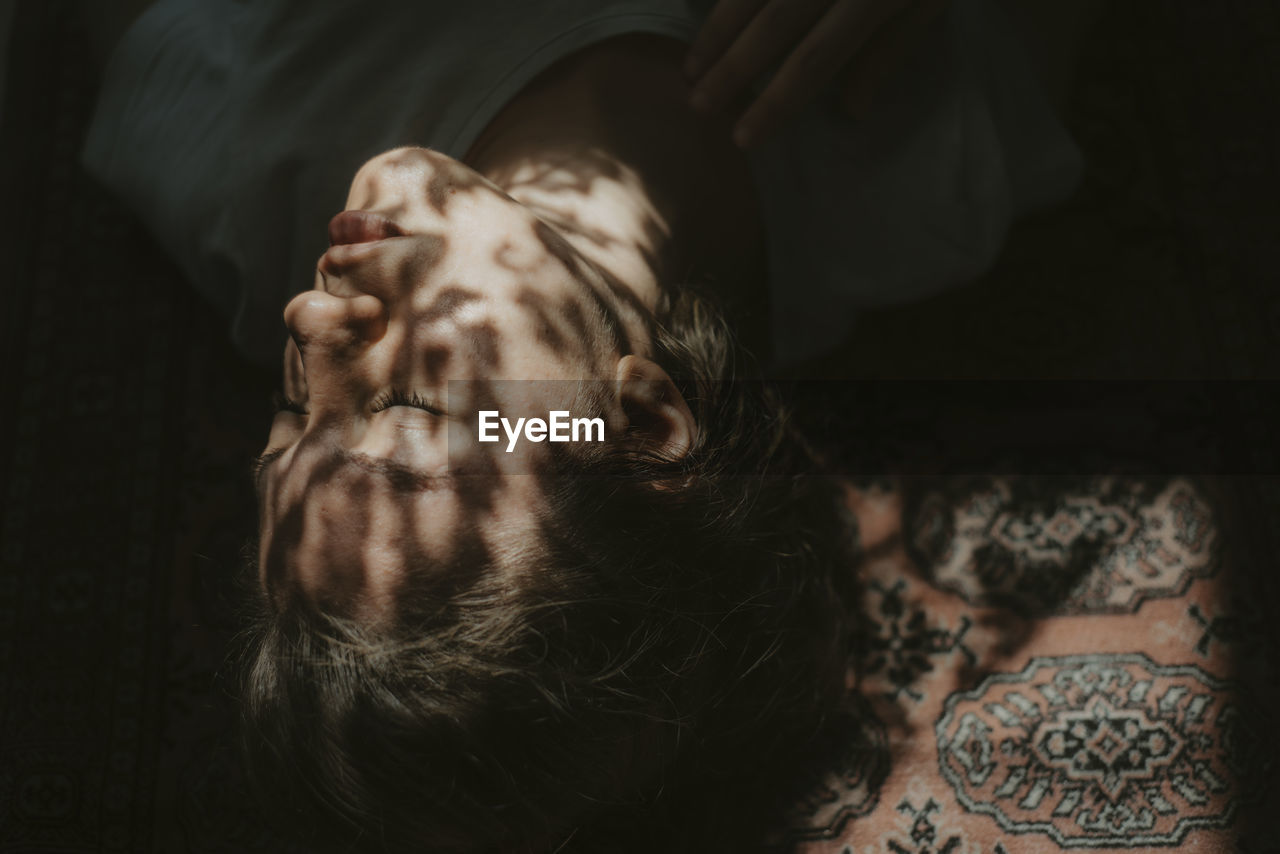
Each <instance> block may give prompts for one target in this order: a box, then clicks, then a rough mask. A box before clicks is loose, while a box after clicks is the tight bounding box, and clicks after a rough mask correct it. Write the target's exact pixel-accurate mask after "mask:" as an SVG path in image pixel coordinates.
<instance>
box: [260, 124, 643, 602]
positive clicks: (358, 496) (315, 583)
mask: <svg viewBox="0 0 1280 854" xmlns="http://www.w3.org/2000/svg"><path fill="white" fill-rule="evenodd" d="M347 209H348V211H361V212H367V213H365V214H358V213H344V214H342V215H340V216H338V217H335V219H334V222H333V224H332V225H331V228H330V240H331V242H333V244H334V245H332V246H331V247H330V248H329V250H328V251H327V252H326V253H325V254H324V255H323V256H322V258H321V259H320V261H319V264H318V267H317V271H316V281H315V288H314V289H313V290H310V291H306V292H304V293H301V294H298V296H296V297H295V298H294V299H293V300H292V301H291V302H290V303H289V305H288V306H287V308H286V309H285V312H284V318H285V323H286V324H287V326H288V327H289V331H290V333H291V340H290V342H289V343H288V345H287V346H286V350H285V372H284V373H285V380H284V394H285V397H286V398H287V403H286V405H285V409H284V410H283V411H281V412H280V413H278V414H277V415H276V417H275V420H274V421H273V422H272V426H271V436H270V439H269V441H268V443H267V451H266V453H265V454H264V456H263V458H262V460H261V463H263V464H262V465H260V474H259V477H258V488H259V498H260V513H261V518H260V522H261V538H260V551H259V561H260V568H261V569H260V571H261V573H262V581H263V583H264V585H265V586H266V589H267V591H268V592H269V593H270V594H271V595H272V596H273V597H274V596H279V595H280V594H282V593H289V594H291V595H293V594H301V595H304V596H306V597H309V598H312V599H316V600H323V601H326V602H341V603H346V605H347V606H348V607H350V606H352V605H354V606H355V607H356V609H357V610H369V611H372V612H374V613H378V612H382V611H383V610H384V609H385V608H386V607H387V606H388V605H390V604H391V603H393V602H394V591H395V589H396V588H397V586H398V585H399V584H401V583H403V582H405V581H407V580H408V576H409V573H411V572H414V571H427V570H424V569H422V568H425V567H434V568H441V569H438V570H430V571H443V569H442V568H444V567H449V566H451V565H455V564H462V563H465V564H467V565H468V566H470V567H472V568H473V569H477V570H478V569H479V568H482V567H483V566H485V565H486V564H490V565H491V564H494V563H499V564H505V563H507V562H509V561H510V560H512V559H513V558H514V557H516V556H517V554H518V552H519V550H520V549H521V547H522V546H524V545H525V544H528V543H530V542H533V541H535V540H536V533H537V518H538V517H537V513H536V512H535V511H536V508H537V505H538V502H539V501H540V500H541V495H540V491H539V488H538V478H537V477H536V476H535V475H534V472H535V470H536V467H537V461H538V457H537V456H536V455H530V454H528V453H517V454H506V453H504V449H505V446H506V443H505V441H504V442H500V443H498V444H496V445H485V446H483V448H482V447H481V446H479V445H477V444H476V443H475V441H474V436H475V431H476V422H477V411H478V410H480V409H486V410H497V411H498V412H499V413H501V415H503V416H507V415H508V414H509V413H510V414H513V415H517V416H521V415H530V414H540V415H541V416H542V417H546V413H548V412H550V411H551V410H554V409H570V410H571V411H572V409H571V408H572V406H573V405H574V403H575V400H574V399H573V395H572V393H571V390H572V389H573V388H575V387H576V386H577V382H576V381H579V380H583V379H589V378H598V379H605V378H610V379H611V378H612V377H613V376H614V373H615V367H616V365H617V363H618V359H619V357H620V355H622V354H625V353H626V352H630V346H629V344H628V342H636V341H639V340H641V339H643V337H644V336H645V333H644V331H643V323H642V322H638V321H637V320H636V319H635V317H634V314H631V313H628V312H627V311H626V310H625V308H624V306H622V304H621V300H620V297H619V296H618V295H616V294H615V293H614V292H613V291H612V290H611V289H610V287H609V286H608V285H607V284H606V282H605V280H604V278H603V277H602V275H601V274H600V273H599V272H598V270H597V269H596V268H595V267H593V266H592V265H591V264H590V263H588V262H587V261H586V259H585V257H584V256H583V255H582V254H581V253H580V252H578V251H577V250H575V248H574V247H573V246H572V245H571V244H570V243H569V242H567V241H566V240H565V239H564V238H563V237H562V236H561V234H560V233H558V232H557V231H556V230H555V229H554V228H552V227H551V226H549V225H547V224H546V223H544V222H543V221H542V220H540V219H539V218H538V217H537V216H535V215H534V213H533V211H531V210H530V209H529V208H527V207H525V206H523V205H521V204H519V203H517V202H516V201H514V200H513V199H511V198H510V197H508V196H507V195H506V194H504V193H503V192H501V191H500V190H499V189H498V188H497V187H496V186H494V185H493V184H491V183H489V182H488V181H486V180H485V179H484V178H482V177H481V176H480V175H479V174H477V173H476V172H474V171H472V170H470V169H468V168H467V167H465V166H463V165H462V164H461V163H459V162H457V161H456V160H453V159H451V158H448V157H445V156H444V155H441V154H438V153H435V152H431V151H427V150H424V149H396V150H394V151H391V152H388V153H386V154H383V155H380V156H379V157H376V158H374V159H373V160H371V161H369V162H368V163H366V164H365V165H364V166H363V167H362V168H361V169H360V171H359V172H358V173H357V174H356V177H355V179H354V181H353V182H352V185H351V191H350V194H349V196H348V199H347ZM640 346H641V348H643V347H644V346H645V345H644V344H643V343H642V344H641V345H640ZM531 380H536V381H542V382H528V381H531ZM556 380H559V381H564V382H546V381H556ZM450 381H453V383H452V385H451V384H450ZM573 414H574V415H579V414H583V415H585V414H587V413H578V412H574V413H573ZM590 414H591V415H595V414H599V413H590ZM512 420H514V418H513V419H512ZM468 437H470V441H468ZM537 447H538V448H540V449H546V448H548V446H547V445H545V444H543V445H540V446H537ZM451 449H452V451H453V454H452V457H451V455H450V450H451Z"/></svg>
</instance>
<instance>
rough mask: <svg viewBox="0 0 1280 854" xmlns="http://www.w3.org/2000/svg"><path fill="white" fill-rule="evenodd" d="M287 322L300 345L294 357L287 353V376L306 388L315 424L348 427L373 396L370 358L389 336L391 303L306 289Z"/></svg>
mask: <svg viewBox="0 0 1280 854" xmlns="http://www.w3.org/2000/svg"><path fill="white" fill-rule="evenodd" d="M284 322H285V325H286V326H288V327H289V333H290V334H291V335H292V336H293V341H294V343H295V344H296V345H297V350H296V352H295V355H294V356H293V357H290V356H289V352H288V351H286V364H285V372H286V376H290V375H293V376H295V377H296V378H297V379H296V380H295V384H294V387H295V388H296V387H298V386H299V385H300V386H302V387H304V388H305V389H306V392H305V395H306V403H307V407H308V409H309V410H310V412H311V417H310V419H309V420H310V422H311V423H312V425H313V426H316V427H319V426H321V425H325V424H331V423H333V424H336V423H348V422H349V416H350V415H351V414H352V413H353V412H354V411H358V410H359V409H361V408H362V407H361V403H362V401H363V400H364V399H365V398H366V397H367V396H368V394H369V388H370V387H371V382H372V380H371V377H372V373H373V372H375V366H374V364H373V362H375V361H376V360H375V359H373V358H371V355H370V354H371V352H372V350H373V349H374V346H373V345H375V344H376V343H377V342H378V341H379V340H381V339H382V338H383V337H384V336H385V335H386V332H387V310H386V305H385V304H384V303H383V302H382V301H381V300H380V299H378V298H377V297H375V296H371V295H369V294H361V295H359V296H354V297H342V296H335V295H334V294H330V293H326V292H324V291H304V292H303V293H300V294H298V295H297V296H296V297H294V298H293V299H291V300H290V301H289V304H288V305H287V306H285V309H284ZM298 356H301V359H298ZM335 419H336V420H335Z"/></svg>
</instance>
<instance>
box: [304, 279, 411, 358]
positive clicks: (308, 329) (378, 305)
mask: <svg viewBox="0 0 1280 854" xmlns="http://www.w3.org/2000/svg"><path fill="white" fill-rule="evenodd" d="M387 319H388V318H387V307H386V304H385V303H383V302H382V300H380V299H378V298H377V297H375V296H373V295H371V294H359V295H356V296H350V297H347V296H337V295H334V294H330V293H326V292H325V291H319V290H315V291H303V292H302V293H300V294H298V295H297V296H295V297H294V298H293V299H291V300H289V304H288V305H286V306H285V309H284V323H285V326H287V327H288V328H289V334H290V335H292V336H293V340H294V341H295V342H296V343H297V345H298V349H299V350H301V351H302V353H303V355H304V356H305V355H309V354H311V353H313V352H316V353H324V354H325V355H327V356H334V357H342V356H351V355H354V354H355V353H356V352H358V351H360V350H363V349H364V348H366V347H367V346H369V345H370V344H373V343H374V342H376V341H378V340H379V339H381V338H382V336H384V335H385V334H386V332H387Z"/></svg>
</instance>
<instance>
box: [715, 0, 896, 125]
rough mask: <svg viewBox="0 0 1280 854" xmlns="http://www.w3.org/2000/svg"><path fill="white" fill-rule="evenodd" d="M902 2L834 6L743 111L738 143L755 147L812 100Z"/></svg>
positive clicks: (861, 0)
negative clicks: (785, 119) (755, 144)
mask: <svg viewBox="0 0 1280 854" xmlns="http://www.w3.org/2000/svg"><path fill="white" fill-rule="evenodd" d="M899 6H900V4H899V3H884V2H880V3H876V2H866V0H843V2H840V3H837V4H836V5H835V6H832V7H831V9H830V10H829V11H828V12H827V14H826V15H824V16H823V17H822V19H821V20H820V21H818V23H817V25H816V26H815V27H814V28H813V29H812V30H811V31H810V32H809V34H808V35H807V36H806V37H805V39H804V41H802V42H801V43H800V45H799V47H797V48H796V49H795V50H794V51H793V52H792V53H791V55H790V56H789V57H788V58H787V61H786V62H785V63H783V65H782V67H781V68H780V69H779V70H778V73H777V74H776V75H775V76H774V78H773V80H771V81H770V82H769V85H768V86H767V87H766V88H765V90H764V91H763V92H762V93H760V97H759V98H757V99H756V100H755V102H754V103H752V104H751V106H750V108H749V109H748V110H747V112H746V113H745V114H743V116H742V118H741V120H739V122H738V125H737V127H736V128H735V129H734V141H735V142H736V143H737V144H738V145H740V146H742V147H744V148H746V147H749V146H750V145H752V144H754V143H755V142H757V141H759V140H760V139H761V138H763V137H765V136H767V135H768V134H769V133H770V132H772V131H773V129H774V128H776V127H777V125H778V124H779V123H780V122H781V121H782V119H784V118H786V116H788V115H790V114H792V113H794V112H796V111H798V110H799V109H800V108H801V107H803V106H804V105H805V104H807V103H808V102H809V101H810V100H812V99H813V98H814V97H815V96H816V95H817V93H818V91H819V90H821V89H822V87H824V86H825V85H826V84H827V83H829V82H831V80H832V79H833V78H834V77H835V76H836V74H837V73H838V72H839V70H840V68H841V67H842V66H843V65H844V64H845V63H846V62H847V61H848V60H849V57H850V56H852V55H853V54H854V53H856V52H857V51H858V49H859V48H861V47H862V46H863V45H864V44H865V43H866V42H867V41H868V40H869V39H870V38H871V36H872V34H873V33H875V31H876V29H877V28H878V27H879V26H880V25H881V24H882V23H883V22H884V20H885V19H886V18H888V17H890V16H892V15H893V14H894V12H895V11H896V10H897V8H898V7H899Z"/></svg>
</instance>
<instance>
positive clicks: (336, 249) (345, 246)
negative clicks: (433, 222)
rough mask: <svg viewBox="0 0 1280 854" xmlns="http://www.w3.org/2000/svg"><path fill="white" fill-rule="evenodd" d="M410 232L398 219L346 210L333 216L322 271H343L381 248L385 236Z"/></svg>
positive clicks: (335, 272) (395, 235)
mask: <svg viewBox="0 0 1280 854" xmlns="http://www.w3.org/2000/svg"><path fill="white" fill-rule="evenodd" d="M407 234H408V232H407V231H405V230H404V229H403V228H401V227H400V226H399V225H397V224H396V223H395V222H394V221H392V220H390V219H388V218H387V217H385V216H383V215H382V214H379V213H374V212H372V211H343V212H342V213H340V214H338V215H337V216H335V217H334V218H333V219H331V220H329V248H328V249H327V250H326V251H325V253H324V254H323V255H321V256H320V263H319V264H318V267H319V270H320V271H321V273H327V274H330V275H338V274H341V273H342V271H343V270H345V269H346V268H348V267H350V266H351V265H352V264H356V263H358V262H360V261H363V260H364V259H365V258H368V257H370V256H372V255H375V254H376V253H377V251H378V248H379V244H380V243H382V242H383V241H384V240H390V239H392V238H396V237H404V236H406V235H407Z"/></svg>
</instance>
